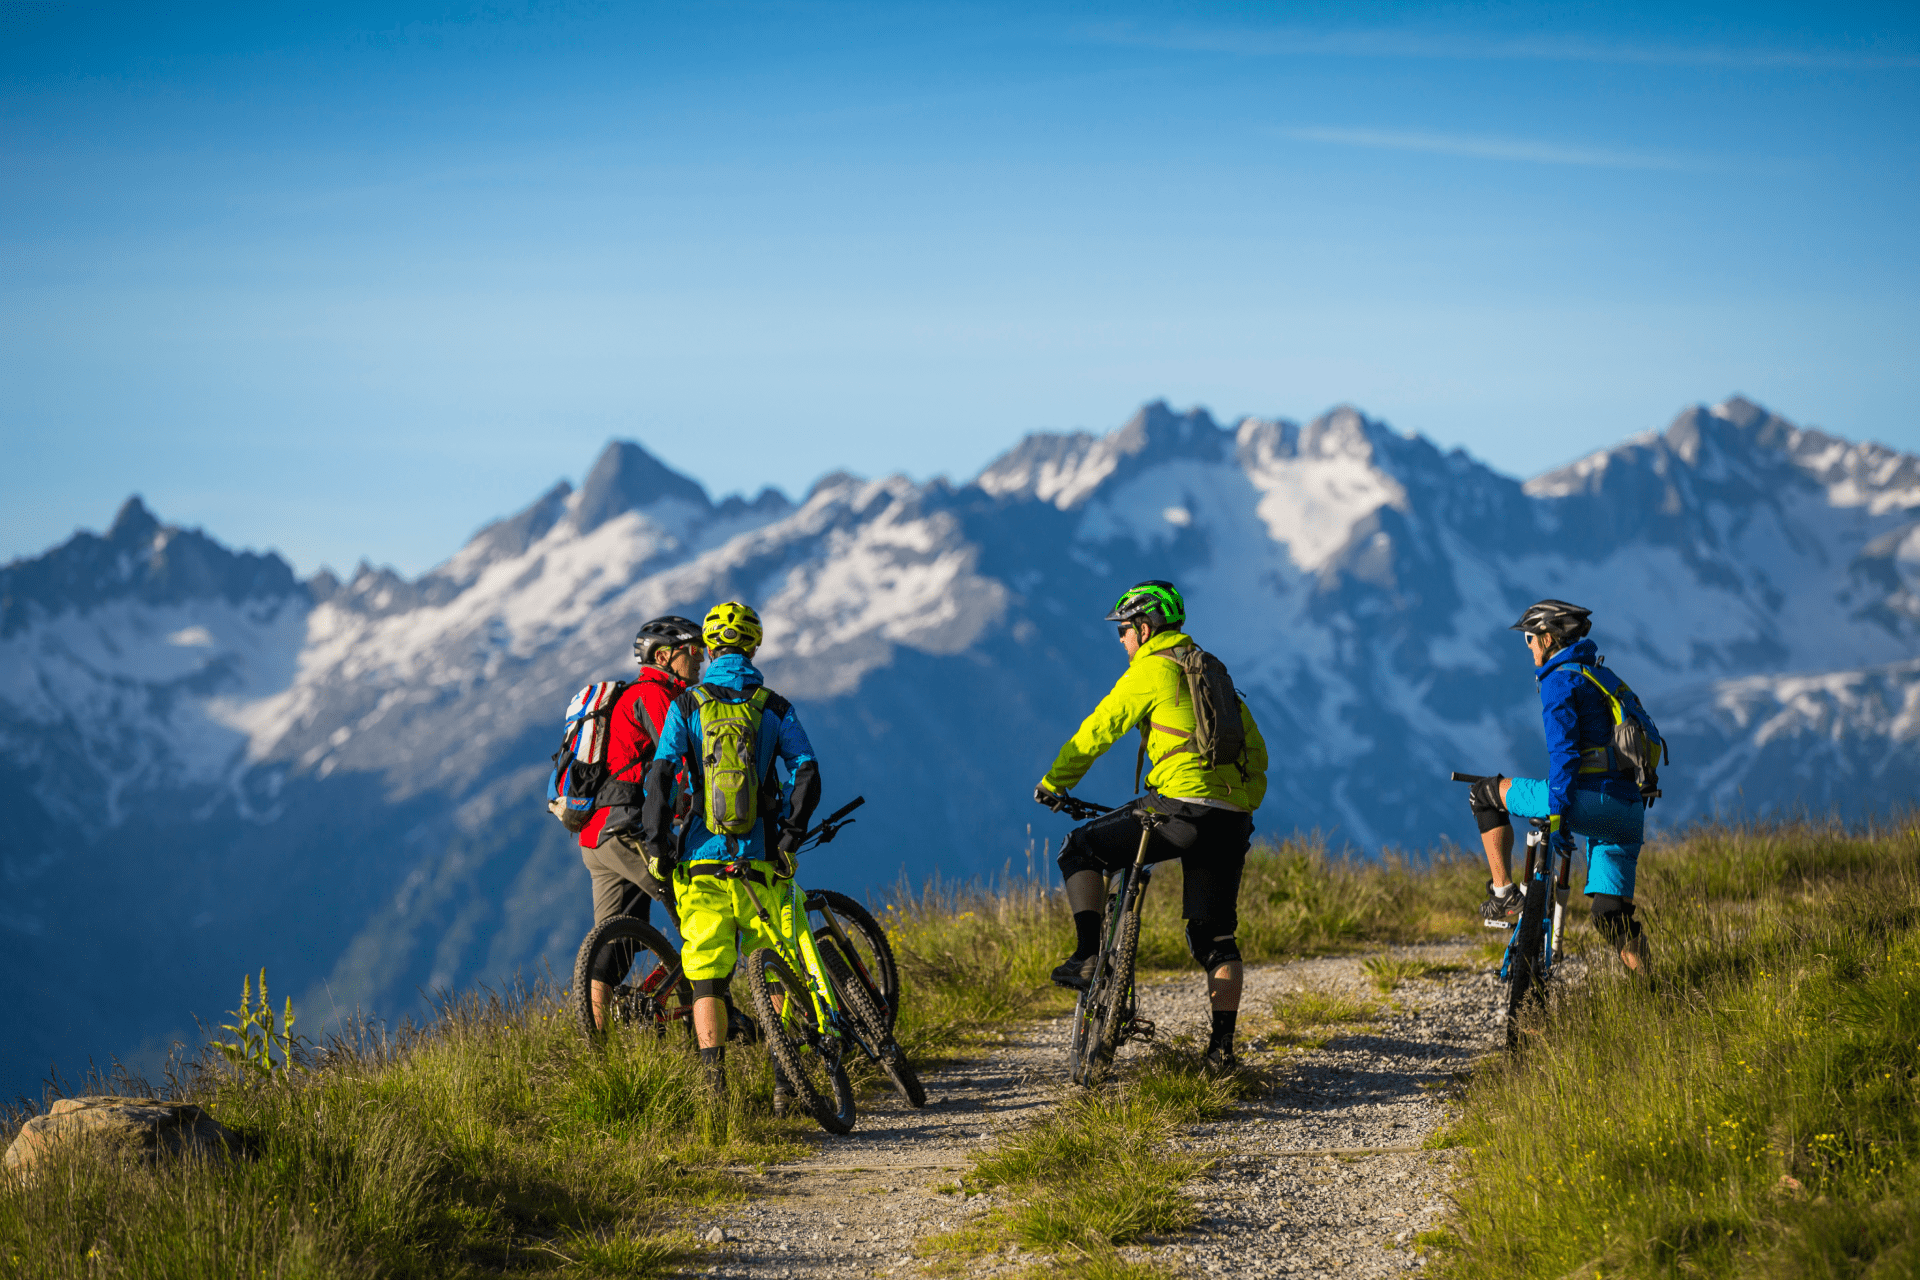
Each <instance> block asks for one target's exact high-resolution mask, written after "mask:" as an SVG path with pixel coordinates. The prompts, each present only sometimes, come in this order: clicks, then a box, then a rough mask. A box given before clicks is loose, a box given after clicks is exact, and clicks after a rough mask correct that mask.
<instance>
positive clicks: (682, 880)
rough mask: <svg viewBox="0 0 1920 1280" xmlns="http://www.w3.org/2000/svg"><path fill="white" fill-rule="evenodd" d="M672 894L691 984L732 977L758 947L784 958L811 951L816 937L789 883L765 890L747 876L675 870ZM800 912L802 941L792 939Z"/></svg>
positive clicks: (682, 956)
mask: <svg viewBox="0 0 1920 1280" xmlns="http://www.w3.org/2000/svg"><path fill="white" fill-rule="evenodd" d="M701 865H703V866H713V865H717V864H713V863H704V864H701ZM761 869H762V866H761V864H758V863H756V864H754V870H755V871H759V870H761ZM673 890H674V903H675V905H676V906H677V907H679V909H680V964H681V967H682V971H683V972H684V973H685V974H686V976H687V980H688V981H689V982H700V981H704V980H710V979H719V978H727V977H731V976H732V975H733V970H734V967H735V966H736V965H738V964H739V963H740V956H741V954H742V953H743V952H752V951H754V950H757V949H758V948H760V947H772V948H774V949H775V950H776V951H779V952H781V953H782V954H783V955H791V954H793V952H794V951H795V950H796V949H797V948H802V947H803V948H805V949H806V951H809V952H810V951H811V950H812V942H813V937H812V935H811V934H808V933H807V932H806V931H805V928H804V918H805V911H804V909H803V908H802V907H801V905H800V904H801V899H800V896H799V894H798V893H797V892H796V891H795V889H794V884H793V881H791V880H775V881H774V882H773V884H772V885H771V886H766V885H762V884H761V883H760V882H759V881H758V880H749V879H747V878H745V877H734V876H729V877H727V878H726V879H722V878H720V877H719V876H714V875H694V874H691V873H689V871H688V870H687V868H686V867H676V868H674V872H673ZM749 893H751V894H752V895H753V897H752V898H749V897H748V896H747V895H748V894H749ZM755 898H757V899H758V900H759V901H760V903H761V904H762V905H763V906H765V907H766V909H767V914H768V915H769V916H771V917H772V918H773V922H774V926H775V928H776V929H777V930H778V931H779V932H777V933H776V932H774V931H773V930H769V929H768V928H767V925H766V922H765V921H763V920H761V919H760V913H759V912H758V911H756V910H754V906H753V901H754V899H755ZM796 912H797V913H798V914H799V915H800V916H801V918H802V922H803V923H802V928H801V932H800V937H799V938H796V937H795V934H794V918H795V915H796ZM801 938H804V939H805V941H801V940H800V939H801ZM809 959H811V957H809Z"/></svg>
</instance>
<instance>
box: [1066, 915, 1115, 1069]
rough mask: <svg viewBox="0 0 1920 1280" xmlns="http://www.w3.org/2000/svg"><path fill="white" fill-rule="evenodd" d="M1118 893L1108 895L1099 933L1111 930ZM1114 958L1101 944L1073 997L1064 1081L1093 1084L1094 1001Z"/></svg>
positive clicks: (1104, 985)
mask: <svg viewBox="0 0 1920 1280" xmlns="http://www.w3.org/2000/svg"><path fill="white" fill-rule="evenodd" d="M1120 901H1121V899H1120V896H1119V895H1118V894H1113V895H1110V896H1109V897H1108V898H1107V910H1106V913H1105V918H1104V919H1103V920H1102V921H1101V925H1100V936H1101V937H1102V938H1104V937H1106V936H1107V935H1108V934H1109V933H1111V932H1112V930H1113V913H1114V912H1115V911H1117V910H1119V909H1120ZM1112 961H1113V953H1112V952H1111V951H1110V950H1108V949H1107V948H1106V947H1104V946H1103V947H1102V948H1101V949H1100V950H1099V951H1098V952H1097V953H1095V955H1094V960H1093V976H1092V977H1090V978H1088V979H1087V984H1086V985H1085V986H1083V987H1081V988H1080V994H1079V995H1078V996H1077V997H1075V998H1074V1002H1073V1021H1072V1022H1071V1023H1070V1024H1069V1029H1068V1032H1067V1081H1068V1083H1070V1084H1077V1085H1081V1086H1082V1087H1085V1088H1091V1087H1092V1086H1093V1083H1094V1081H1093V1079H1092V1077H1091V1074H1090V1072H1091V1070H1092V1063H1093V1057H1092V1044H1093V1039H1094V1036H1093V1032H1094V1029H1095V1024H1096V1023H1097V1021H1098V1020H1099V1017H1100V1009H1099V1008H1098V1006H1096V1005H1095V1004H1094V998H1095V996H1097V995H1098V994H1099V992H1101V991H1102V990H1104V989H1105V987H1106V975H1107V970H1108V966H1109V965H1110V964H1111V963H1112Z"/></svg>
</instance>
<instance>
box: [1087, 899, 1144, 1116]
mask: <svg viewBox="0 0 1920 1280" xmlns="http://www.w3.org/2000/svg"><path fill="white" fill-rule="evenodd" d="M1139 953H1140V912H1139V910H1138V908H1137V906H1136V908H1135V909H1133V910H1129V911H1127V912H1126V914H1125V915H1124V916H1122V917H1121V920H1120V929H1119V932H1118V933H1117V934H1116V935H1115V937H1114V940H1113V954H1112V956H1111V957H1110V959H1109V961H1108V964H1107V966H1106V972H1105V973H1103V974H1102V975H1101V976H1100V982H1101V983H1102V984H1103V985H1104V987H1105V990H1104V991H1102V992H1101V993H1100V994H1099V995H1098V996H1097V997H1096V998H1095V999H1096V1003H1097V1004H1098V1005H1099V1006H1100V1022H1099V1025H1098V1027H1097V1028H1096V1029H1095V1033H1094V1037H1093V1044H1092V1046H1091V1052H1090V1053H1089V1054H1088V1055H1087V1063H1088V1067H1089V1069H1090V1070H1089V1075H1090V1076H1091V1079H1089V1080H1088V1081H1087V1083H1088V1084H1090V1085H1091V1084H1098V1083H1099V1082H1100V1079H1101V1077H1103V1076H1105V1075H1106V1074H1107V1072H1108V1071H1109V1070H1111V1069H1112V1067H1113V1056H1114V1054H1115V1053H1117V1052H1119V1049H1120V1037H1121V1036H1122V1035H1123V1034H1124V1033H1125V1032H1126V1029H1127V1024H1128V1023H1129V1022H1131V1021H1132V1020H1133V963H1134V960H1135V958H1136V957H1137V956H1138V955H1139Z"/></svg>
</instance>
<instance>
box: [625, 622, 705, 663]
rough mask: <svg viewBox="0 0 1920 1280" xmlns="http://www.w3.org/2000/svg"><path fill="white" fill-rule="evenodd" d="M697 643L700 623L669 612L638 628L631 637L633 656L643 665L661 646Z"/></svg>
mask: <svg viewBox="0 0 1920 1280" xmlns="http://www.w3.org/2000/svg"><path fill="white" fill-rule="evenodd" d="M699 643H700V624H699V623H697V622H695V621H693V620H692V619H691V618H682V617H680V616H679V615H677V614H671V613H670V614H668V615H667V616H666V617H664V618H655V619H654V620H653V621H652V622H649V623H646V624H645V625H643V626H642V627H641V628H640V632H639V634H638V635H636V636H634V638H633V657H634V660H635V661H636V662H638V663H639V664H640V665H641V666H643V667H644V666H646V665H647V664H648V663H649V662H652V661H653V655H654V653H655V652H656V651H657V650H659V649H661V648H662V647H665V648H669V649H677V648H679V647H680V646H681V645H683V644H699Z"/></svg>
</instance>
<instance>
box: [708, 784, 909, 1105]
mask: <svg viewBox="0 0 1920 1280" xmlns="http://www.w3.org/2000/svg"><path fill="white" fill-rule="evenodd" d="M865 803H866V799H865V797H856V798H855V799H854V800H853V802H852V803H850V804H848V805H846V806H845V807H843V808H841V809H840V810H838V811H837V812H835V813H834V814H833V815H832V816H830V817H828V818H827V819H825V820H824V821H823V822H821V823H820V824H819V825H818V826H817V827H815V828H814V829H813V830H812V831H809V832H808V833H807V835H806V838H805V839H803V840H802V841H801V843H800V845H799V847H798V848H796V849H795V850H794V852H795V854H796V855H797V854H799V853H802V852H804V851H806V850H807V849H811V848H814V847H815V846H817V845H822V844H826V843H828V842H829V841H831V840H832V839H833V838H834V837H835V836H836V835H838V834H839V833H840V830H841V829H842V828H843V827H846V826H848V825H850V824H851V823H852V822H853V819H852V818H850V817H848V816H847V815H849V814H851V813H852V812H853V811H854V810H855V809H858V808H859V807H860V806H861V805H863V804H865ZM718 874H720V875H722V876H728V875H742V876H746V877H748V878H750V879H756V880H760V883H762V884H765V885H766V886H767V887H768V888H774V887H775V886H776V885H779V884H784V885H785V886H786V889H785V892H786V894H787V895H788V898H787V902H786V904H784V905H787V906H788V907H789V908H790V909H792V910H793V911H794V915H795V918H796V919H797V920H803V921H810V920H811V918H812V916H811V912H810V910H809V908H810V907H814V908H815V909H817V910H818V911H819V913H820V915H821V916H822V917H824V922H823V923H822V924H821V925H820V926H818V927H817V928H815V927H811V926H810V927H805V928H799V929H796V930H795V936H794V939H793V941H792V942H791V943H788V944H784V945H782V946H781V947H779V948H774V947H761V948H759V949H758V950H756V951H754V953H753V954H752V955H750V956H748V957H747V965H746V974H745V977H746V982H747V991H748V994H749V995H751V996H752V998H753V1006H754V1012H755V1013H756V1014H757V1015H758V1016H759V1021H760V1028H761V1034H762V1035H763V1036H764V1037H765V1039H766V1042H767V1047H768V1049H770V1050H771V1051H772V1053H773V1057H774V1061H775V1062H777V1063H779V1065H780V1071H781V1074H782V1075H784V1076H785V1077H786V1080H787V1083H788V1085H789V1086H790V1087H791V1088H792V1089H793V1093H794V1098H795V1100H796V1101H797V1102H798V1103H799V1105H800V1106H801V1107H803V1108H804V1109H805V1110H806V1111H807V1112H808V1113H809V1114H811V1115H812V1116H813V1118H814V1120H815V1121H816V1122H817V1123H818V1124H819V1125H820V1127H821V1128H822V1129H825V1130H826V1131H827V1132H828V1133H847V1132H849V1131H851V1130H852V1128H853V1123H854V1100H853V1086H852V1085H851V1084H850V1083H849V1082H848V1080H847V1071H846V1061H845V1057H846V1053H847V1051H848V1048H849V1047H852V1048H856V1049H858V1050H859V1051H860V1052H861V1053H862V1054H864V1055H865V1056H866V1057H867V1059H868V1060H869V1061H872V1062H875V1063H877V1064H878V1065H879V1067H880V1069H881V1070H882V1071H884V1072H885V1073H886V1075H887V1077H888V1078H889V1079H890V1080H891V1081H892V1082H893V1087H894V1089H895V1090H896V1091H898V1092H899V1094H900V1096H901V1097H903V1098H905V1099H906V1100H907V1103H908V1105H910V1106H914V1107H921V1106H925V1105H926V1101H927V1094H926V1089H925V1087H924V1086H922V1084H921V1083H920V1077H919V1075H918V1074H917V1073H916V1072H915V1071H914V1069H913V1065H912V1064H911V1063H910V1062H908V1060H907V1055H906V1054H905V1052H904V1051H902V1050H901V1048H900V1043H899V1041H898V1040H896V1039H894V1035H893V1020H892V1017H891V1016H890V1015H889V1013H888V1009H889V1008H890V1007H892V1006H893V1005H894V1004H895V1003H897V999H898V987H897V978H896V979H895V989H894V992H893V995H892V997H891V998H890V997H889V995H888V993H887V991H886V990H885V988H884V987H883V986H882V985H881V983H880V982H879V981H877V980H876V979H875V978H874V977H873V976H872V975H873V972H874V970H875V969H876V968H877V967H878V965H877V962H876V961H875V960H874V957H873V955H872V954H871V953H869V954H868V955H866V956H863V955H862V954H861V951H860V948H859V947H858V946H857V945H856V944H855V943H854V940H853V937H852V933H853V932H859V933H862V934H863V936H864V933H865V931H864V930H855V931H849V930H848V929H846V928H845V926H844V925H842V923H841V921H840V915H841V914H842V913H843V912H844V913H845V914H846V916H847V917H848V918H849V919H853V918H855V917H854V913H853V912H852V911H848V910H847V908H848V907H849V906H855V907H857V904H854V903H852V900H851V899H849V898H847V897H846V896H845V895H844V894H830V892H829V891H821V892H819V893H818V894H805V893H803V892H802V891H801V890H800V888H799V887H798V886H797V885H796V884H795V883H794V881H793V880H791V879H786V880H784V881H781V880H768V879H761V878H760V876H759V874H758V873H756V872H753V871H752V870H750V869H749V868H748V867H747V866H746V864H745V863H744V862H734V863H728V864H727V865H726V866H725V867H723V868H722V869H721V871H720V872H719V873H718ZM747 896H748V897H749V898H750V899H751V900H752V901H753V905H754V910H755V911H756V912H758V913H759V916H760V920H761V923H763V924H764V925H766V927H767V930H768V932H769V933H771V934H772V935H773V936H775V937H781V936H783V933H782V930H781V929H780V927H779V926H778V925H777V924H775V923H774V920H773V915H772V913H771V912H770V911H768V909H767V906H766V904H765V903H763V902H761V901H760V898H759V895H758V894H753V893H749V894H748V895H747ZM859 915H861V916H866V912H865V911H864V910H861V911H859ZM866 918H867V920H868V921H871V920H872V917H871V916H866ZM874 929H875V931H876V935H877V936H878V937H879V938H880V940H881V941H882V943H884V941H885V937H886V935H885V933H884V932H880V931H879V930H878V925H877V924H875V925H874ZM882 954H884V955H885V957H886V961H887V968H888V969H892V959H893V953H892V949H891V948H890V947H889V948H887V950H886V951H885V952H884V953H882Z"/></svg>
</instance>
